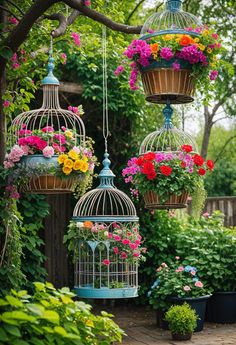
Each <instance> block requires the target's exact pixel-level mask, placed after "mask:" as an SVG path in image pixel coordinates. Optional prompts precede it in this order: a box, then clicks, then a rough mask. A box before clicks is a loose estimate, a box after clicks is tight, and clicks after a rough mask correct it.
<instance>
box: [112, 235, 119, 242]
mask: <svg viewBox="0 0 236 345" xmlns="http://www.w3.org/2000/svg"><path fill="white" fill-rule="evenodd" d="M113 238H114V240H115V241H117V242H119V241H120V240H121V237H120V236H118V235H114V236H113Z"/></svg>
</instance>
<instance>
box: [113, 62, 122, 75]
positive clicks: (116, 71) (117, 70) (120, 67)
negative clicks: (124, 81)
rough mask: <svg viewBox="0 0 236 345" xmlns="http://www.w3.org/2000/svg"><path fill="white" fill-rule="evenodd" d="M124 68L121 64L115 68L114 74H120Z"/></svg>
mask: <svg viewBox="0 0 236 345" xmlns="http://www.w3.org/2000/svg"><path fill="white" fill-rule="evenodd" d="M124 69H125V68H124V66H122V65H120V66H118V67H117V69H116V70H115V72H114V74H115V75H116V76H118V75H119V74H120V73H122V72H123V71H124Z"/></svg>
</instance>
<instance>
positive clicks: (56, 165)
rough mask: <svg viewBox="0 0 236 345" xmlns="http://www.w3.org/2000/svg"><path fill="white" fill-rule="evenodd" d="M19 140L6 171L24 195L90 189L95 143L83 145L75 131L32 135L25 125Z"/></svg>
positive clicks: (49, 129) (48, 129) (48, 130)
mask: <svg viewBox="0 0 236 345" xmlns="http://www.w3.org/2000/svg"><path fill="white" fill-rule="evenodd" d="M18 136H19V138H18V140H17V143H16V145H14V146H13V147H12V149H11V151H10V152H9V153H8V154H7V155H6V158H5V161H4V167H5V168H6V169H9V174H10V175H11V179H12V180H13V183H17V184H18V185H19V186H21V189H22V190H23V191H28V192H33V193H40V194H48V193H67V192H70V191H72V190H74V189H75V188H76V187H78V186H80V187H81V189H82V190H85V189H86V187H87V186H88V184H89V182H90V180H91V177H92V174H93V169H94V164H95V162H96V159H95V157H94V156H93V149H92V145H91V140H88V141H87V142H85V143H83V144H79V140H78V139H77V138H75V137H74V134H73V132H72V131H71V130H69V129H67V128H65V127H63V128H62V129H61V130H59V131H55V130H54V128H53V127H52V126H46V127H44V128H42V129H37V130H32V131H31V130H28V129H27V127H26V125H23V126H22V129H21V130H20V131H19V133H18ZM76 143H78V144H77V145H76ZM22 184H23V185H24V187H23V188H22Z"/></svg>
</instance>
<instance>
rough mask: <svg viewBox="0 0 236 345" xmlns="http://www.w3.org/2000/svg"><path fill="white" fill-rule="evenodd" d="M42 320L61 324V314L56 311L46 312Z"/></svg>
mask: <svg viewBox="0 0 236 345" xmlns="http://www.w3.org/2000/svg"><path fill="white" fill-rule="evenodd" d="M41 319H46V320H48V321H50V322H52V323H57V324H58V323H59V320H60V317H59V314H58V313H57V312H56V311H54V310H45V311H44V312H43V314H42V316H41Z"/></svg>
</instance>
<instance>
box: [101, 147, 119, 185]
mask: <svg viewBox="0 0 236 345" xmlns="http://www.w3.org/2000/svg"><path fill="white" fill-rule="evenodd" d="M102 164H103V169H102V170H101V171H100V173H99V175H98V177H99V179H100V184H99V186H98V187H97V188H116V187H115V186H114V183H113V180H114V177H115V174H114V173H113V172H112V171H111V169H110V165H111V161H110V159H109V153H107V152H105V153H104V160H103V161H102Z"/></svg>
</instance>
